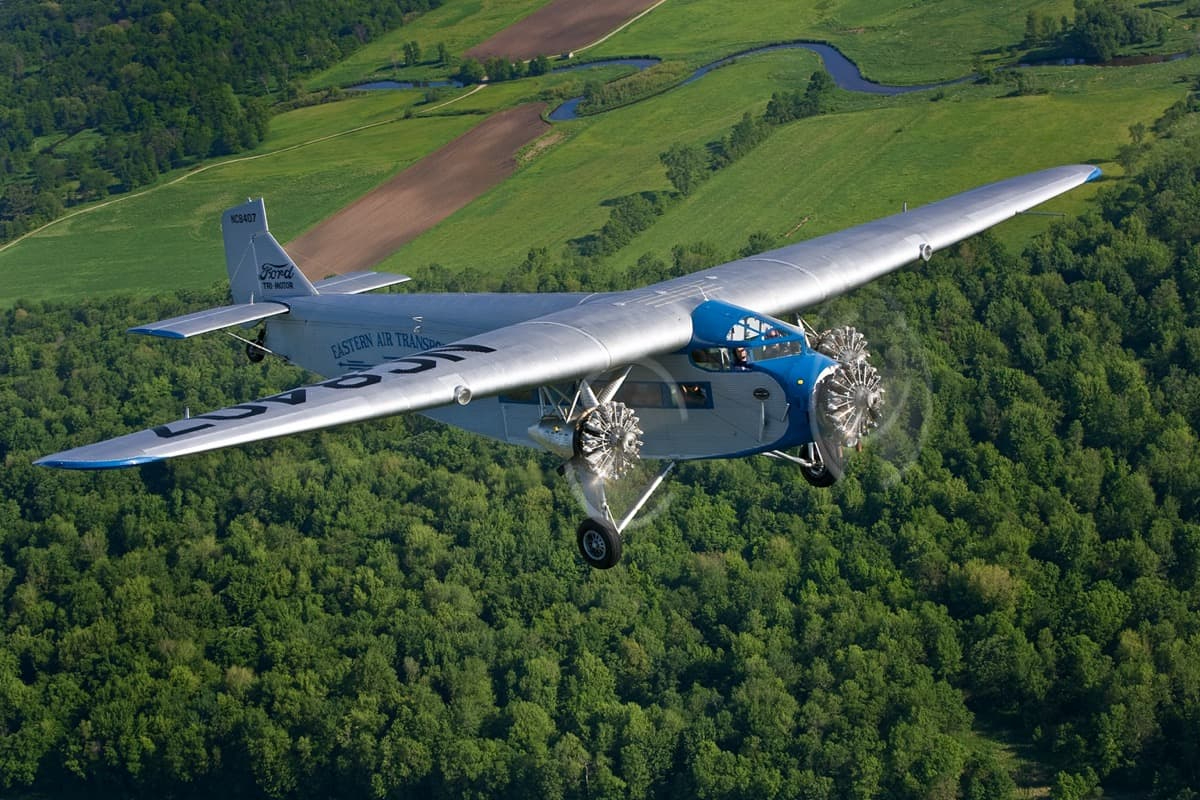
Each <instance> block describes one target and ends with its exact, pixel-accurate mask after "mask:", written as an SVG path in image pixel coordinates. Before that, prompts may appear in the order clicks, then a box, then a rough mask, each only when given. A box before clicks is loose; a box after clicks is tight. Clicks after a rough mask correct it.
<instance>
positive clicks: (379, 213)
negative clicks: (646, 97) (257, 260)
mask: <svg viewBox="0 0 1200 800" xmlns="http://www.w3.org/2000/svg"><path fill="white" fill-rule="evenodd" d="M661 2H663V0H554V2H552V3H550V4H549V5H546V6H544V7H542V8H540V9H539V10H537V11H535V12H534V13H532V14H530V15H529V16H528V17H526V18H525V19H523V20H521V21H520V22H517V23H516V24H514V25H510V26H509V27H508V28H506V29H504V30H503V31H500V33H498V34H496V35H495V36H493V37H492V38H491V39H488V40H487V41H486V42H484V43H483V44H480V45H477V46H476V47H473V48H472V49H471V50H468V51H467V55H468V56H471V57H474V58H487V57H489V56H493V55H503V56H505V57H507V58H511V59H526V58H533V57H534V56H537V55H557V54H559V53H564V52H567V51H570V50H576V49H579V48H581V47H585V46H587V45H590V44H593V43H595V42H597V41H598V40H601V39H603V38H605V37H606V35H607V34H611V33H612V32H613V31H615V30H617V29H619V28H621V27H622V26H624V25H625V24H628V22H629V21H630V20H632V19H634V18H635V17H637V16H639V15H640V14H642V13H645V12H646V10H647V9H650V8H653V7H654V6H656V5H658V4H659V3H661ZM544 109H545V106H544V105H543V104H541V103H531V104H528V105H523V106H519V107H517V108H513V109H509V110H507V111H503V112H501V113H499V114H495V115H493V116H491V117H489V118H488V119H487V120H486V121H484V122H483V123H482V124H480V125H478V126H477V127H475V128H473V129H471V130H470V131H467V133H465V134H463V135H462V136H460V137H459V138H457V139H455V140H454V141H453V142H451V143H450V144H448V145H446V146H445V147H443V148H441V149H440V150H438V151H436V152H434V153H433V154H431V155H429V156H426V157H425V158H423V159H421V160H420V161H418V162H417V163H416V164H414V165H413V166H411V167H409V168H408V169H406V170H404V171H403V172H401V173H400V174H399V175H397V176H396V177H394V178H392V179H391V180H390V181H388V182H387V183H385V184H383V185H382V186H380V187H379V188H377V189H374V190H372V191H371V192H369V193H368V194H366V195H364V196H363V197H361V198H359V199H358V200H356V201H354V202H353V203H351V204H350V205H348V206H346V207H345V208H343V209H342V210H341V211H338V212H337V213H336V214H334V215H333V216H332V217H329V218H328V219H326V220H323V221H322V222H320V223H318V224H317V225H316V226H315V227H313V228H310V229H309V230H308V231H307V232H306V233H304V234H302V235H301V236H299V237H298V238H296V239H293V240H292V241H290V242H288V243H287V245H286V247H287V249H288V252H289V253H290V254H291V256H292V258H294V259H296V263H297V264H299V265H300V267H301V269H303V270H304V274H305V275H307V276H308V277H309V278H310V279H313V280H317V279H320V278H324V277H326V276H328V275H333V274H341V273H343V272H352V271H354V270H360V269H369V268H371V267H373V266H374V265H376V264H378V263H379V262H380V261H382V260H383V259H385V258H387V257H388V256H390V255H391V254H392V253H394V252H395V251H396V250H398V249H399V248H400V246H401V245H403V244H404V243H405V242H409V241H411V240H413V239H415V238H416V237H417V236H419V235H420V234H421V233H423V232H424V231H425V230H427V229H429V228H431V227H433V226H434V225H436V224H437V223H438V222H440V221H441V220H443V219H445V218H446V217H448V216H450V215H451V214H453V213H454V212H455V211H457V210H458V209H460V208H462V207H463V206H465V205H466V204H467V203H469V202H471V201H472V200H474V199H475V198H476V197H478V196H479V195H481V194H483V193H484V192H486V191H487V190H488V189H490V188H492V187H493V186H496V185H497V184H499V183H500V182H501V181H503V180H504V179H505V178H507V177H508V176H509V175H511V174H512V173H513V171H514V170H515V169H516V166H517V164H516V154H517V152H518V151H519V150H520V149H521V148H522V147H524V146H525V145H527V144H529V143H530V142H532V141H534V140H535V139H537V138H538V137H539V136H541V135H542V134H543V133H545V132H546V130H547V129H548V128H549V125H548V124H547V123H545V122H543V121H542V119H541V113H542V111H543V110H544Z"/></svg>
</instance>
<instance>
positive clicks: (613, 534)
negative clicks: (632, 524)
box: [575, 518, 621, 569]
mask: <svg viewBox="0 0 1200 800" xmlns="http://www.w3.org/2000/svg"><path fill="white" fill-rule="evenodd" d="M575 541H576V543H577V544H578V545H579V554H580V555H581V556H583V560H584V561H586V562H587V563H588V566H591V567H595V568H596V569H608V568H610V567H613V566H615V565H616V563H617V562H618V561H620V560H621V534H619V533H617V531H616V530H615V529H614V528H613V527H612V526H611V525H609V524H607V523H605V522H601V521H600V520H598V519H591V518H589V519H585V520H584V521H583V522H581V523H580V524H579V528H578V530H576V532H575Z"/></svg>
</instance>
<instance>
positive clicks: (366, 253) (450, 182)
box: [287, 103, 550, 279]
mask: <svg viewBox="0 0 1200 800" xmlns="http://www.w3.org/2000/svg"><path fill="white" fill-rule="evenodd" d="M544 108H545V105H544V104H542V103H527V104H525V105H522V106H517V107H516V108H512V109H509V110H507V111H502V112H500V113H499V114H493V115H492V116H490V117H488V118H487V119H486V120H485V121H484V122H483V123H481V124H479V125H477V126H476V127H474V128H472V129H471V130H469V131H467V132H466V133H464V134H463V135H462V136H460V137H458V138H457V139H455V140H454V141H452V142H450V143H449V144H447V145H446V146H444V147H442V148H441V149H439V150H437V151H435V152H433V153H431V154H430V155H428V156H426V157H425V158H423V159H421V160H420V161H418V162H417V163H416V164H413V165H412V166H411V167H409V168H408V169H406V170H404V171H403V172H401V173H400V174H399V175H397V176H396V177H394V178H392V179H391V180H390V181H388V182H387V183H385V184H383V185H382V186H380V187H378V188H377V189H373V190H372V191H370V192H368V193H367V194H365V195H363V196H362V197H360V198H359V199H358V200H355V201H354V202H353V203H351V204H350V205H348V206H346V207H345V208H343V209H342V210H341V211H338V212H337V213H336V214H334V215H333V216H332V217H329V218H328V219H326V220H324V221H322V222H321V223H319V224H318V225H316V226H315V227H313V228H311V229H310V230H309V231H308V232H306V233H304V234H303V235H301V236H300V237H298V238H296V239H293V240H292V241H290V242H288V244H287V250H288V253H289V254H290V255H291V256H292V258H294V259H295V260H296V263H297V264H299V265H300V267H301V269H303V270H304V273H305V274H306V275H307V276H308V277H309V278H310V279H318V278H323V277H326V276H327V275H330V274H334V273H338V274H340V273H343V272H353V271H354V270H358V269H368V268H370V267H372V266H374V265H375V264H377V263H379V262H380V261H382V260H383V259H384V258H386V257H387V256H389V255H391V254H392V253H394V252H395V251H396V250H397V249H399V248H400V246H401V245H403V244H404V243H405V242H408V241H411V240H412V239H415V238H416V237H417V235H418V234H420V233H421V232H422V231H424V230H426V229H427V228H430V227H432V226H434V225H436V224H437V223H438V222H440V221H441V220H443V219H445V218H446V217H448V216H450V215H451V214H453V213H454V212H455V211H457V210H458V209H460V208H462V207H463V206H465V205H466V204H467V203H469V202H471V201H472V200H474V199H475V198H476V197H478V196H479V195H481V194H483V193H484V192H486V191H487V190H488V189H490V188H492V187H493V186H495V185H496V184H498V183H500V182H501V181H503V180H504V179H505V178H507V177H508V176H509V175H511V174H512V172H513V170H515V169H516V166H517V163H516V153H517V151H518V150H520V149H521V148H522V147H524V146H525V145H526V144H528V143H529V142H531V141H533V140H534V139H536V138H537V137H538V136H540V135H541V134H542V133H544V132H545V131H546V130H548V129H549V127H550V126H549V125H548V124H546V123H545V122H543V121H542V118H541V113H542V110H543V109H544Z"/></svg>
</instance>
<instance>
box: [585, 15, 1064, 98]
mask: <svg viewBox="0 0 1200 800" xmlns="http://www.w3.org/2000/svg"><path fill="white" fill-rule="evenodd" d="M1032 8H1036V9H1037V10H1039V11H1040V12H1042V13H1047V14H1055V15H1058V14H1068V15H1070V14H1071V13H1072V8H1073V4H1072V2H1071V0H1054V1H1053V2H1045V0H1017V2H1014V3H1003V4H1001V3H979V2H973V0H946V1H944V2H939V3H912V2H908V1H907V0H818V2H812V3H797V2H794V0H757V1H756V2H754V3H746V4H741V5H738V6H737V10H736V13H735V12H733V10H732V7H731V5H730V4H729V3H728V2H724V0H670V1H669V2H667V3H664V4H663V5H661V6H659V7H658V8H657V9H655V10H654V11H653V12H652V13H650V14H647V15H646V16H645V17H643V18H642V19H640V20H638V21H637V22H635V23H634V24H632V25H630V26H629V27H628V28H627V29H625V30H624V31H622V32H621V33H619V34H618V35H616V36H614V37H613V38H612V39H609V40H608V41H607V42H605V43H603V44H602V45H599V46H598V47H596V48H595V49H594V50H592V51H589V53H588V55H589V56H599V55H616V54H622V53H655V54H657V55H662V56H664V57H668V58H685V59H689V60H692V61H693V62H694V63H697V64H702V63H707V62H708V61H711V60H713V59H715V58H718V57H720V56H722V55H726V54H728V53H733V52H738V51H741V50H746V49H749V48H751V47H755V46H758V45H761V44H767V43H770V42H780V41H788V40H793V39H819V40H823V41H828V42H831V43H833V44H836V45H837V46H838V47H839V48H840V49H841V50H842V52H844V53H845V54H846V55H847V56H849V57H850V58H851V59H852V60H853V61H854V62H855V63H857V64H858V65H859V67H860V68H861V69H862V71H863V73H864V74H865V75H866V76H867V77H869V78H872V79H873V80H876V81H878V82H882V83H900V84H906V83H925V82H930V81H939V80H946V79H949V78H956V77H959V76H961V75H965V74H967V73H969V72H970V71H971V63H972V61H973V60H974V59H975V58H976V56H977V54H979V53H989V51H991V52H992V53H993V54H994V53H995V51H999V50H1003V49H1005V48H1011V47H1014V46H1016V45H1017V44H1018V43H1019V42H1020V40H1021V37H1022V35H1023V34H1024V30H1025V15H1026V13H1027V12H1028V11H1029V10H1030V9H1032Z"/></svg>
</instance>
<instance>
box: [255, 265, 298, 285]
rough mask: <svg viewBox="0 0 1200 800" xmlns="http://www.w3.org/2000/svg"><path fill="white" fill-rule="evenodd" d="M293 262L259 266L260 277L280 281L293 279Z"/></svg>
mask: <svg viewBox="0 0 1200 800" xmlns="http://www.w3.org/2000/svg"><path fill="white" fill-rule="evenodd" d="M293 269H294V266H293V265H292V264H263V265H262V266H261V267H259V268H258V279H259V280H260V281H279V280H291V278H292V270H293Z"/></svg>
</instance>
